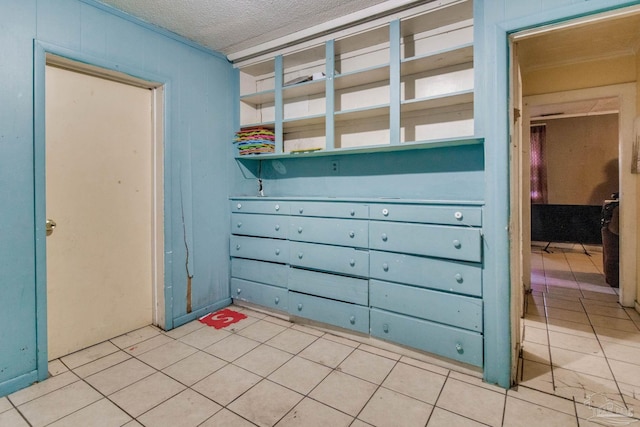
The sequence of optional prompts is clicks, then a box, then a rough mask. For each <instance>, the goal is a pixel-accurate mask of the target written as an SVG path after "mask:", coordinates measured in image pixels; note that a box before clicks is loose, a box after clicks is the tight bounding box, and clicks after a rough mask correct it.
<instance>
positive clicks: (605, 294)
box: [582, 288, 619, 303]
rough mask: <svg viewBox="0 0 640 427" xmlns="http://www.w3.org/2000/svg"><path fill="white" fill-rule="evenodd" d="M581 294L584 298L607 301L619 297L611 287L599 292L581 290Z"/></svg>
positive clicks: (616, 299)
mask: <svg viewBox="0 0 640 427" xmlns="http://www.w3.org/2000/svg"><path fill="white" fill-rule="evenodd" d="M582 294H583V295H584V297H585V299H592V300H596V301H602V302H609V303H615V302H618V299H619V297H618V295H617V294H616V293H615V291H614V290H613V288H604V289H603V290H602V291H601V292H590V291H584V292H582Z"/></svg>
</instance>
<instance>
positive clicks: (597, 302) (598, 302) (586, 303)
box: [580, 297, 620, 308]
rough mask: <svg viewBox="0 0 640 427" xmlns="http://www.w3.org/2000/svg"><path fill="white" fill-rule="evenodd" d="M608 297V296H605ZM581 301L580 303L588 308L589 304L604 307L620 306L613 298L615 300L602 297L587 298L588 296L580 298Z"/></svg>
mask: <svg viewBox="0 0 640 427" xmlns="http://www.w3.org/2000/svg"><path fill="white" fill-rule="evenodd" d="M607 298H608V297H607ZM580 301H581V302H582V305H584V306H585V307H586V308H589V307H591V306H594V305H596V306H604V307H611V308H619V307H620V303H619V302H618V301H617V300H615V301H610V300H608V301H604V300H602V299H588V298H583V299H582V300H580Z"/></svg>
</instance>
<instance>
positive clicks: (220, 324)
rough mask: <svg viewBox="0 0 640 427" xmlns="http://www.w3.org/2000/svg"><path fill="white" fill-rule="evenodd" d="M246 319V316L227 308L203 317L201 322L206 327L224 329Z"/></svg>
mask: <svg viewBox="0 0 640 427" xmlns="http://www.w3.org/2000/svg"><path fill="white" fill-rule="evenodd" d="M246 318H247V315H246V314H242V313H238V312H237V311H233V310H229V309H228V308H225V309H223V310H220V311H216V312H215V313H209V314H207V315H205V316H202V317H201V318H200V319H199V320H200V321H201V322H202V323H204V324H205V325H209V326H213V327H214V328H216V329H222V328H226V327H227V326H229V325H231V324H234V323H236V322H239V321H241V320H242V319H246Z"/></svg>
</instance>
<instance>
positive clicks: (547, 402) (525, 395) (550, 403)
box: [507, 386, 576, 415]
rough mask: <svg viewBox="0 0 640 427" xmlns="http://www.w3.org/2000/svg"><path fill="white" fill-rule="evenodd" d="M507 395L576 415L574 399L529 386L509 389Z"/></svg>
mask: <svg viewBox="0 0 640 427" xmlns="http://www.w3.org/2000/svg"><path fill="white" fill-rule="evenodd" d="M507 396H509V397H513V398H515V399H520V400H524V401H526V402H529V403H533V404H535V405H539V406H544V407H545V408H549V409H553V410H554V411H559V412H564V413H565V414H567V415H575V413H576V410H575V408H574V405H573V401H572V400H569V399H563V398H558V396H554V395H552V394H549V393H542V392H540V391H538V390H533V389H530V388H528V387H523V386H518V387H515V388H512V389H510V390H508V391H507Z"/></svg>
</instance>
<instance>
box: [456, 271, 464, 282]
mask: <svg viewBox="0 0 640 427" xmlns="http://www.w3.org/2000/svg"><path fill="white" fill-rule="evenodd" d="M455 278H456V282H458V283H462V282H463V281H464V279H463V278H462V274H460V273H457V274H456V275H455Z"/></svg>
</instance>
